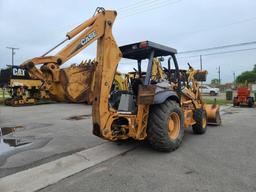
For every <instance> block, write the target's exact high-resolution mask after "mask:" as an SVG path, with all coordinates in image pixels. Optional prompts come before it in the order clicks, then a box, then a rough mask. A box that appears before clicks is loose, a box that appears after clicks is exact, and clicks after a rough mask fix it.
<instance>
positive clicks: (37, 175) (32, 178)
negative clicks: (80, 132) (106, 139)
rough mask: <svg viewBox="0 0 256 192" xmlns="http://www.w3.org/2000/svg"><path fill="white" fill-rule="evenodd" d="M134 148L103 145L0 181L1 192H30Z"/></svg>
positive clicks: (110, 144) (130, 146)
mask: <svg viewBox="0 0 256 192" xmlns="http://www.w3.org/2000/svg"><path fill="white" fill-rule="evenodd" d="M133 147H135V145H134V144H124V145H117V144H114V143H104V144H102V145H98V146H96V147H93V148H90V149H87V150H84V151H81V152H78V153H74V154H72V155H69V156H66V157H63V158H60V159H57V160H55V161H52V162H49V163H46V164H43V165H40V166H37V167H34V168H30V169H27V170H25V171H21V172H18V173H15V174H13V175H9V176H7V177H3V178H1V179H0V191H1V192H19V191H20V192H31V191H36V190H39V189H42V188H44V187H47V186H49V185H51V184H54V183H57V182H58V181H60V180H62V179H64V178H66V177H69V176H71V175H73V174H75V173H78V172H80V171H83V170H85V169H87V168H89V167H92V166H94V165H97V164H99V163H101V162H103V161H106V160H108V159H110V158H112V157H115V156H117V155H120V154H122V153H124V152H126V151H128V150H130V149H132V148H133Z"/></svg>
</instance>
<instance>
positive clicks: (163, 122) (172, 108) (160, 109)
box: [147, 99, 184, 152]
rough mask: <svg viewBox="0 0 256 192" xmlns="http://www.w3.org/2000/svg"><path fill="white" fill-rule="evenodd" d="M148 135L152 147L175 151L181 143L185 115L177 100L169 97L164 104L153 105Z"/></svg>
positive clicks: (159, 149)
mask: <svg viewBox="0 0 256 192" xmlns="http://www.w3.org/2000/svg"><path fill="white" fill-rule="evenodd" d="M147 135H148V137H147V140H148V142H149V144H150V145H151V147H152V148H154V149H156V150H158V151H165V152H170V151H174V150H175V149H177V148H178V147H179V146H180V145H181V142H182V139H183V136H184V116H183V112H182V110H181V108H180V106H179V105H178V103H177V102H175V101H172V100H170V99H168V100H166V101H165V102H164V103H162V104H159V105H152V107H151V108H150V114H149V118H148V130H147Z"/></svg>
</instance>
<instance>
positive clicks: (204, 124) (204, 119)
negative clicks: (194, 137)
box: [202, 115, 207, 128]
mask: <svg viewBox="0 0 256 192" xmlns="http://www.w3.org/2000/svg"><path fill="white" fill-rule="evenodd" d="M206 125H207V120H206V116H205V115H204V117H203V119H202V127H203V128H205V127H206Z"/></svg>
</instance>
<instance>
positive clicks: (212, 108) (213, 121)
mask: <svg viewBox="0 0 256 192" xmlns="http://www.w3.org/2000/svg"><path fill="white" fill-rule="evenodd" d="M204 108H205V110H206V114H207V122H208V125H216V126H219V125H221V117H220V106H219V105H216V104H205V105H204Z"/></svg>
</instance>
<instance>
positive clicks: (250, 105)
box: [247, 97, 254, 107]
mask: <svg viewBox="0 0 256 192" xmlns="http://www.w3.org/2000/svg"><path fill="white" fill-rule="evenodd" d="M247 102H248V107H252V106H253V104H254V100H253V98H252V97H249V98H248V101H247Z"/></svg>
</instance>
